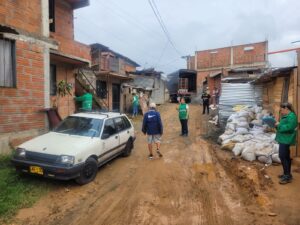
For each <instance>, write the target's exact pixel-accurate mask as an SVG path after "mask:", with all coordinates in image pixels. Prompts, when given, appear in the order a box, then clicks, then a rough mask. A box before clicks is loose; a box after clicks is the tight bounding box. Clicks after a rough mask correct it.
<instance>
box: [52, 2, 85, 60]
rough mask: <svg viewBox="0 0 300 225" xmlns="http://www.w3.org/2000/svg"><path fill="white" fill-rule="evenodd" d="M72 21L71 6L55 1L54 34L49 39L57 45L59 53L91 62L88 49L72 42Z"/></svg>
mask: <svg viewBox="0 0 300 225" xmlns="http://www.w3.org/2000/svg"><path fill="white" fill-rule="evenodd" d="M73 20H74V16H73V9H72V7H71V5H70V4H69V3H68V2H66V1H65V0H61V1H55V32H51V33H50V37H51V38H53V39H54V40H56V41H57V42H58V43H59V46H58V50H59V51H60V52H62V53H64V54H68V55H72V56H76V57H79V58H82V59H87V60H89V61H91V55H90V47H89V46H88V45H84V44H82V43H79V42H77V41H74V24H73Z"/></svg>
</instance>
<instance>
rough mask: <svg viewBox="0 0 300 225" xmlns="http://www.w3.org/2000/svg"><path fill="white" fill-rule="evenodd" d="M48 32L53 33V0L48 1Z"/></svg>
mask: <svg viewBox="0 0 300 225" xmlns="http://www.w3.org/2000/svg"><path fill="white" fill-rule="evenodd" d="M49 30H50V31H51V32H55V0H49Z"/></svg>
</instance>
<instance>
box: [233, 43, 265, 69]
mask: <svg viewBox="0 0 300 225" xmlns="http://www.w3.org/2000/svg"><path fill="white" fill-rule="evenodd" d="M245 47H253V50H248V51H245V49H244V48H245ZM266 53H267V42H260V43H254V44H248V45H239V46H234V48H233V64H234V65H237V64H251V63H259V62H265V61H266Z"/></svg>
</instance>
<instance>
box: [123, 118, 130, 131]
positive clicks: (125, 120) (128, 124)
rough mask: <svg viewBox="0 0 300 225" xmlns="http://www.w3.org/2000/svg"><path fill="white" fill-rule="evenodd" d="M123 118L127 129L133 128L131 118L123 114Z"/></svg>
mask: <svg viewBox="0 0 300 225" xmlns="http://www.w3.org/2000/svg"><path fill="white" fill-rule="evenodd" d="M122 119H123V121H124V124H125V126H126V129H129V128H131V123H130V122H129V120H128V119H127V118H126V117H125V116H123V117H122Z"/></svg>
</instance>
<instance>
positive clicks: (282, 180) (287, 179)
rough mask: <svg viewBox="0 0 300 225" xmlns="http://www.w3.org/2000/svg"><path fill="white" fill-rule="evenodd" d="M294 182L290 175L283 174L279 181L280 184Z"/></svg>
mask: <svg viewBox="0 0 300 225" xmlns="http://www.w3.org/2000/svg"><path fill="white" fill-rule="evenodd" d="M291 182H292V178H290V177H288V176H283V177H282V179H281V180H280V181H279V184H288V183H291Z"/></svg>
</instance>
